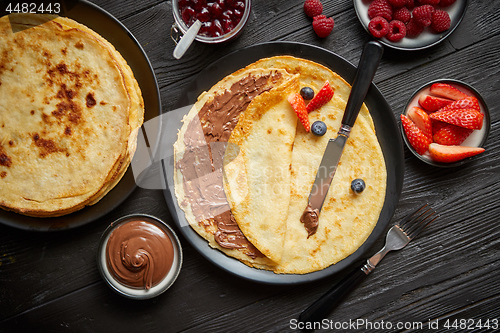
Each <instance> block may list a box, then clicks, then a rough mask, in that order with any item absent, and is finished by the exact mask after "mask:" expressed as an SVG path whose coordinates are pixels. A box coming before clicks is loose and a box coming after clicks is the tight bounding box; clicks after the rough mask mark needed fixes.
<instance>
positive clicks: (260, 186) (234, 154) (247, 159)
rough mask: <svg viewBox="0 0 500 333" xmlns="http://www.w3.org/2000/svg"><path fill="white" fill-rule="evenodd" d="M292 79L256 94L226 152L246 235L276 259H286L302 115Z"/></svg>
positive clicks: (229, 192)
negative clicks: (297, 134)
mask: <svg viewBox="0 0 500 333" xmlns="http://www.w3.org/2000/svg"><path fill="white" fill-rule="evenodd" d="M298 90H299V82H298V80H293V81H288V82H287V83H286V84H284V85H281V86H279V87H277V88H275V89H273V90H272V91H270V92H268V93H264V94H262V95H260V96H257V97H256V98H255V99H254V100H253V101H252V103H250V105H249V106H248V108H247V109H246V110H245V111H244V112H243V113H242V114H241V115H240V119H239V120H238V124H237V125H236V128H235V129H234V130H233V132H232V133H231V138H230V139H229V146H228V148H227V150H226V154H225V156H224V176H225V178H224V184H225V192H226V196H227V198H228V201H229V205H230V206H231V212H232V213H233V215H234V217H235V220H236V222H237V223H238V226H239V227H240V229H241V231H242V232H243V234H244V235H245V236H246V237H247V239H248V240H249V241H250V242H251V243H252V244H253V245H254V246H255V247H256V248H257V249H258V250H259V251H260V252H261V253H263V254H264V255H265V256H266V257H268V258H269V259H271V260H272V261H273V262H275V263H279V262H280V261H281V254H282V251H283V243H284V240H285V231H286V224H285V223H286V217H287V214H288V204H289V201H290V165H291V161H292V145H293V141H294V139H295V129H296V126H297V116H296V115H295V112H294V111H293V109H292V107H291V106H290V103H289V102H288V100H287V96H288V95H290V94H292V93H294V92H296V91H298Z"/></svg>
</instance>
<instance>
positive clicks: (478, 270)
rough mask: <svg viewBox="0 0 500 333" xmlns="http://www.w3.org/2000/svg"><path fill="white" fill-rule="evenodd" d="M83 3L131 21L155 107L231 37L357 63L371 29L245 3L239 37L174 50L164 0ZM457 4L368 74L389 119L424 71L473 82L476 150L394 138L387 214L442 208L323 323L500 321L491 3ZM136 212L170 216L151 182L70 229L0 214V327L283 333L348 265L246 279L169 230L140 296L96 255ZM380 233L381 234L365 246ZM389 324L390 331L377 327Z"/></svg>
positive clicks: (375, 326) (332, 6) (495, 24)
mask: <svg viewBox="0 0 500 333" xmlns="http://www.w3.org/2000/svg"><path fill="white" fill-rule="evenodd" d="M94 2H95V3H96V4H97V5H99V6H101V7H102V8H104V9H105V10H107V11H109V12H110V13H111V14H112V15H114V16H115V17H116V18H118V19H119V20H120V21H121V22H122V23H123V24H124V25H125V26H126V27H127V28H128V29H130V31H131V32H132V33H133V34H134V35H135V37H136V38H137V39H138V41H139V42H140V44H141V45H142V46H143V48H144V49H145V51H146V53H147V55H148V57H149V59H150V61H151V63H152V66H153V68H154V71H155V73H156V76H157V79H158V84H159V87H160V91H161V100H162V106H163V110H164V111H165V112H167V111H169V110H171V109H172V108H173V106H174V104H175V103H176V100H177V98H178V95H179V94H180V92H181V91H182V90H183V89H184V88H185V87H186V86H187V85H188V84H189V82H190V81H191V80H192V79H193V77H194V76H195V75H196V74H197V73H199V72H200V71H201V70H202V69H203V68H205V67H206V66H208V65H209V64H210V63H211V62H213V61H215V60H217V59H218V58H220V57H221V56H224V55H226V54H228V53H229V52H231V51H234V50H238V49H240V48H242V47H245V46H249V45H253V44H255V43H260V42H268V41H282V40H283V41H298V42H304V43H309V44H312V45H317V46H320V47H323V48H325V49H327V50H331V51H334V52H335V53H337V54H339V55H341V56H342V57H344V58H346V59H347V60H349V61H350V62H352V63H354V64H357V62H358V59H359V57H360V54H361V49H362V46H363V44H364V43H365V42H367V41H368V40H370V36H369V35H368V34H367V33H366V32H365V31H364V29H363V28H362V26H361V24H360V23H359V21H358V18H357V16H356V14H355V11H354V7H353V2H352V1H349V0H339V1H330V0H324V1H323V3H324V13H325V14H326V15H327V16H333V18H334V19H335V28H334V31H333V33H332V34H331V35H330V36H329V37H327V38H325V39H320V38H318V37H316V35H315V33H314V32H313V30H312V27H311V22H310V19H308V18H307V17H306V16H305V15H304V13H303V10H302V4H303V1H302V0H293V1H291V0H272V1H264V0H254V1H253V2H254V3H253V7H252V13H251V16H250V19H249V22H248V25H247V26H246V28H245V29H244V31H243V33H242V35H241V36H240V37H239V38H238V39H237V40H235V41H233V42H231V43H228V44H224V45H218V46H209V45H203V44H201V43H196V44H195V45H194V46H193V47H192V48H191V49H190V50H189V52H188V54H187V55H186V56H185V57H183V58H182V59H181V60H175V59H174V58H173V57H172V51H173V48H174V43H173V42H172V40H171V39H170V26H171V24H172V22H173V16H172V2H171V1H159V0H147V1H108V0H95V1H94ZM469 2H470V4H469V7H468V10H467V12H466V15H465V18H464V20H463V22H462V23H461V25H460V26H459V27H458V29H457V30H456V31H455V32H454V33H453V34H452V35H451V36H450V37H449V38H448V39H447V40H445V41H444V42H442V43H440V44H439V45H437V46H434V47H432V48H429V49H426V50H421V51H415V52H403V51H396V50H391V49H388V48H386V50H385V54H384V56H383V59H382V62H381V65H380V68H379V70H378V72H377V74H376V76H375V83H376V85H377V86H378V88H379V89H380V90H381V92H382V93H383V95H384V96H385V98H386V99H387V101H388V103H389V104H390V106H391V107H392V110H393V113H394V115H395V116H396V117H399V114H400V113H401V111H402V108H403V106H404V104H405V102H406V101H407V99H408V98H409V96H410V94H411V93H412V92H413V91H414V90H415V89H416V88H418V87H419V86H421V85H422V84H424V83H426V82H428V81H430V80H434V79H438V78H452V79H458V80H462V81H465V82H467V83H469V84H471V85H472V86H474V87H475V88H476V89H477V90H479V91H480V92H481V94H482V95H483V97H484V99H485V100H486V102H487V104H488V105H489V107H490V111H491V120H492V124H491V132H490V135H489V138H488V141H487V143H486V145H485V148H486V152H485V153H484V154H482V155H480V156H478V157H477V158H475V159H474V160H473V161H472V162H471V163H469V164H467V165H465V166H463V167H458V168H452V169H442V168H435V167H431V166H428V165H426V164H424V163H422V162H421V161H419V160H418V159H417V158H415V157H414V156H413V155H412V154H411V153H410V152H409V151H408V150H407V148H405V178H404V185H403V190H402V194H401V199H400V202H399V204H398V206H397V209H396V212H395V215H394V217H393V219H392V221H391V222H390V224H393V223H395V222H396V221H397V220H398V219H399V218H401V217H402V216H404V215H405V214H407V213H408V212H410V211H411V210H412V209H414V207H415V206H416V205H417V204H419V203H420V202H422V201H427V202H429V203H431V204H432V206H433V207H434V208H435V209H436V210H437V211H438V212H439V213H440V215H441V218H440V220H439V221H438V222H436V223H434V224H433V225H431V226H430V227H429V228H428V229H427V230H426V231H425V232H424V235H423V236H422V237H420V238H418V239H417V240H415V241H414V242H412V243H411V244H410V245H409V246H408V247H407V248H406V249H404V250H403V251H400V252H397V253H396V252H395V253H392V254H390V255H388V256H387V258H386V259H384V261H382V263H381V264H380V265H379V267H378V268H377V270H375V271H374V273H372V275H370V276H369V277H368V278H367V279H365V280H364V281H363V282H362V283H361V284H360V285H359V286H358V288H356V289H355V290H354V291H352V293H351V294H350V295H349V297H348V298H347V299H346V300H345V301H344V302H343V303H342V304H341V305H340V306H339V307H338V308H336V309H335V310H334V311H333V312H332V313H331V314H330V315H329V317H328V319H329V320H331V322H329V324H328V325H331V326H329V327H330V328H335V327H337V326H338V325H344V328H346V327H347V328H348V329H349V328H352V327H353V326H346V325H347V324H349V323H353V322H358V323H359V321H364V323H366V325H364V324H363V325H361V326H359V327H358V328H360V329H364V330H367V331H384V332H388V331H405V329H398V328H397V327H396V323H397V322H400V323H403V324H405V325H411V323H413V322H419V323H420V322H421V323H422V327H423V328H422V329H416V330H415V331H425V330H427V329H430V328H432V327H430V326H429V321H433V325H435V321H437V320H438V323H439V329H436V330H432V331H436V332H454V331H460V324H463V325H465V324H466V325H467V327H469V325H472V324H474V326H475V325H477V324H478V322H479V320H481V323H482V324H485V323H486V320H488V319H489V320H490V321H489V323H490V325H493V323H494V320H499V319H500V307H499V304H500V279H499V278H498V275H497V274H499V273H500V269H499V264H500V253H499V251H500V241H499V237H500V223H499V218H498V216H499V215H500V204H499V199H500V186H499V184H500V153H499V149H500V147H499V142H500V123H499V122H500V116H499V115H498V112H499V111H500V110H499V107H498V105H500V94H498V91H499V90H500V67H499V65H498V64H499V61H500V56H499V53H500V47H499V46H500V29H499V27H500V2H499V1H489V0H479V1H469ZM0 190H1V189H0ZM134 212H141V213H148V214H152V215H155V216H157V217H159V218H161V219H163V220H165V221H166V222H167V223H169V224H170V225H172V226H174V223H173V219H172V217H171V215H170V212H169V211H168V209H167V206H166V204H165V201H164V196H163V193H162V191H161V190H146V189H141V188H137V189H136V190H135V191H134V192H133V193H132V195H130V197H129V198H128V199H127V200H126V201H125V202H124V203H123V204H121V205H120V206H119V207H118V208H117V209H116V210H114V211H112V212H111V213H109V214H107V215H106V216H104V217H102V218H100V219H98V220H96V221H94V222H92V223H89V224H87V225H84V226H82V227H78V228H76V229H71V230H66V231H60V232H55V233H40V232H29V231H24V230H18V229H15V228H12V227H10V226H5V225H2V224H0V331H2V332H20V331H24V332H40V331H51V332H52V331H63V332H64V331H70V332H101V331H103V332H104V331H105V332H134V331H138V332H156V331H159V332H178V331H182V332H187V331H189V332H206V331H213V332H238V331H241V332H265V331H272V332H274V331H293V330H294V329H295V328H296V326H295V325H294V320H295V319H296V318H297V316H298V315H299V313H300V312H301V311H302V310H303V309H304V308H305V307H306V306H307V305H309V304H310V303H311V302H313V301H314V300H316V299H317V298H318V297H319V296H321V295H322V294H323V293H324V292H326V291H327V290H328V289H329V288H330V287H331V286H332V285H333V284H334V283H336V282H337V281H339V280H340V279H341V278H342V277H343V276H344V275H345V274H346V273H347V272H348V271H345V272H341V273H338V274H336V275H334V276H331V277H330V278H327V279H324V280H320V281H317V282H314V283H309V284H302V285H297V286H270V285H265V284H260V283H255V282H249V281H246V280H243V279H241V278H237V277H234V276H233V275H231V274H228V273H226V272H225V271H223V270H221V269H220V268H218V267H216V266H214V265H212V264H211V263H210V262H208V261H207V260H206V259H204V257H202V256H201V255H200V254H199V253H198V252H197V251H196V250H194V248H193V247H192V246H191V245H190V244H189V243H188V242H187V241H186V239H184V238H183V237H182V236H181V242H182V245H183V249H184V264H183V267H182V271H181V273H180V276H179V278H178V280H177V281H176V282H175V284H174V285H173V286H172V287H171V288H170V289H169V290H168V291H167V292H166V293H165V294H163V295H161V296H160V297H157V298H154V299H152V300H146V301H133V300H129V299H126V298H124V297H121V296H119V295H118V294H116V293H115V292H113V291H112V290H111V289H110V288H109V287H107V286H106V284H105V283H104V281H103V280H102V279H101V277H100V275H99V273H98V270H97V266H96V259H95V258H96V251H97V246H98V243H99V239H100V237H101V234H102V232H103V231H104V229H105V228H106V227H107V225H108V224H109V223H110V222H111V221H113V220H115V219H116V218H118V217H121V216H123V215H126V214H129V213H134ZM174 228H175V226H174ZM176 230H177V229H176ZM177 231H178V230H177ZM178 234H179V235H180V233H179V232H178ZM383 241H384V239H383V237H380V239H379V240H378V241H377V242H376V244H375V245H374V246H373V247H372V248H370V250H369V251H368V253H367V255H370V254H373V253H375V252H376V251H377V250H378V249H379V248H380V247H381V246H382V245H383ZM357 264H359V262H358V263H357ZM455 320H457V321H455ZM447 322H448V324H449V325H450V327H448V328H446V327H445V324H446V323H447ZM387 323H391V324H392V325H393V326H392V328H390V327H389V326H383V324H386V325H387ZM453 323H455V324H456V325H458V326H457V328H453ZM496 323H498V321H497V322H496ZM335 325H337V326H335ZM370 325H371V326H370ZM417 327H418V326H417ZM464 327H465V326H462V328H464ZM491 327H493V326H491ZM370 328H371V329H370ZM476 330H477V331H479V330H478V329H476ZM352 331H354V330H352ZM408 331H412V329H409V330H408Z"/></svg>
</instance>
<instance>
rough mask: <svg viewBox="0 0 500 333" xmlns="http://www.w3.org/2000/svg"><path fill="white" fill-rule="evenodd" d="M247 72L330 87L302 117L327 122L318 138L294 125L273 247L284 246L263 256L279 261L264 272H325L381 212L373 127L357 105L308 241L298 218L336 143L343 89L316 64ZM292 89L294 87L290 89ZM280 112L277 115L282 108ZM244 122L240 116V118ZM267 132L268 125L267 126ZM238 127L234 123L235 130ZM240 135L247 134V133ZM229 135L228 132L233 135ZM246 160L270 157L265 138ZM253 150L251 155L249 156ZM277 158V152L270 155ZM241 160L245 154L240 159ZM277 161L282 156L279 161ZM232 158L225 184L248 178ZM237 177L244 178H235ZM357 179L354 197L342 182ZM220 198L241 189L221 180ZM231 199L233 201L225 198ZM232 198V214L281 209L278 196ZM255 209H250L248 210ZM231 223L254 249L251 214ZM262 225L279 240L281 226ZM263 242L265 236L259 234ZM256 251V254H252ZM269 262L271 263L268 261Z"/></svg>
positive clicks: (381, 167)
mask: <svg viewBox="0 0 500 333" xmlns="http://www.w3.org/2000/svg"><path fill="white" fill-rule="evenodd" d="M251 68H282V69H285V70H286V71H288V72H289V73H293V74H299V81H300V87H304V86H308V87H311V88H313V89H314V90H315V92H318V91H319V89H320V88H321V87H322V86H323V84H324V83H325V81H326V80H328V81H329V82H330V85H331V86H332V87H333V88H334V89H335V94H334V97H333V99H332V100H331V101H330V102H328V103H327V104H326V105H325V106H323V107H321V108H320V109H319V110H317V111H313V112H311V113H310V114H309V119H310V122H311V123H313V122H314V121H316V120H322V121H323V122H325V123H326V124H327V127H328V131H327V134H326V135H325V136H322V137H318V136H315V135H313V134H312V133H307V132H305V130H304V128H303V126H302V124H301V123H300V122H299V123H298V124H297V130H296V133H295V138H294V143H293V151H292V162H291V176H290V177H291V189H290V191H291V195H290V200H289V201H288V202H287V204H289V209H288V213H287V218H286V222H285V224H286V233H285V235H284V241H276V244H284V245H283V248H279V247H278V248H271V249H270V251H268V252H264V253H265V254H266V255H267V256H268V257H270V258H277V257H281V259H280V261H279V262H278V263H279V265H277V266H276V267H271V269H273V270H274V271H275V272H276V273H295V274H304V273H309V272H313V271H317V270H320V269H323V268H325V267H328V266H330V265H332V264H335V263H337V262H338V261H340V260H342V259H344V258H345V257H347V256H349V255H350V254H351V253H353V252H354V251H355V250H356V249H357V248H358V247H359V246H360V245H361V244H362V243H363V242H364V241H365V240H366V238H367V237H368V236H369V235H370V233H371V231H372V230H373V228H374V226H375V224H376V223H377V220H378V216H379V214H380V211H381V210H382V206H383V203H384V198H385V189H386V168H385V161H384V158H383V155H382V151H381V148H380V145H379V143H378V140H377V137H376V135H375V128H374V125H373V121H372V119H371V116H370V114H369V112H368V109H367V108H366V106H365V105H363V107H362V109H361V111H360V114H359V116H358V118H357V120H356V124H355V125H354V127H353V130H352V133H351V136H350V138H349V139H348V140H347V145H346V147H345V149H344V153H343V155H342V158H341V160H340V163H339V166H338V168H337V172H336V174H335V177H334V179H333V182H332V184H331V187H330V190H329V192H328V195H327V197H326V200H325V203H324V205H323V209H322V211H321V214H320V218H319V227H318V230H317V232H316V233H315V234H314V235H312V236H311V237H308V233H307V231H306V229H305V227H304V224H303V223H301V222H300V217H301V215H302V213H303V211H304V209H305V208H306V206H307V203H308V197H309V193H310V191H311V188H312V184H313V182H314V179H315V176H316V172H317V170H318V167H319V164H320V162H321V158H322V156H323V152H324V150H325V148H326V144H327V142H328V139H329V138H331V137H336V135H337V131H338V130H339V128H340V124H341V119H342V116H343V113H344V109H345V105H346V101H347V99H348V97H349V93H350V86H349V85H348V84H347V83H346V82H345V81H344V80H343V79H342V78H341V77H340V76H338V75H337V74H335V73H333V72H332V71H330V70H329V69H327V68H326V67H324V66H321V65H319V64H317V63H314V62H311V61H308V60H305V59H298V58H294V57H288V56H280V57H273V58H266V59H263V60H260V61H257V62H256V63H254V64H252V65H250V66H248V67H247V69H251ZM299 89H300V88H298V89H297V91H298V90H299ZM283 111H284V110H283ZM242 119H244V118H241V120H242ZM265 125H266V126H268V127H269V128H271V127H272V126H274V125H275V124H273V123H270V122H267V123H266V124H265ZM237 127H239V123H238V125H237ZM249 132H250V133H247V134H246V135H247V136H252V129H250V130H249ZM233 134H234V133H233ZM229 142H230V144H231V143H234V144H239V145H240V148H242V149H243V152H245V149H244V146H243V147H242V146H241V143H240V142H239V140H238V138H237V137H236V136H235V137H233V135H232V136H231V138H230V140H229ZM253 144H254V146H255V147H254V148H253V151H254V155H256V156H260V155H264V156H271V155H272V154H273V153H274V149H273V147H272V145H267V144H266V142H265V137H263V138H262V140H261V141H260V142H257V141H255V142H253ZM255 152H257V153H256V154H255ZM277 153H278V154H279V152H277ZM247 154H248V153H247ZM280 156H282V155H280ZM245 158H246V159H249V160H251V159H253V157H252V156H245ZM235 161H238V158H234V159H232V161H230V160H228V163H227V164H225V166H224V172H225V173H226V174H228V176H227V178H228V179H231V178H232V177H234V176H235V175H234V174H235V173H238V172H240V173H241V172H243V173H248V172H250V171H249V170H248V167H247V168H246V169H245V166H238V165H237V164H235V163H234V162H235ZM274 163H275V162H274V161H273V160H269V161H268V163H265V162H261V163H257V164H252V165H251V166H252V168H253V169H255V168H258V169H259V170H252V171H251V172H252V173H256V174H259V173H266V172H267V170H268V169H269V168H272V167H273V164H274ZM240 178H242V179H245V177H240ZM356 178H362V179H363V180H364V181H365V182H366V184H367V188H366V189H365V190H364V191H363V192H362V193H361V194H355V193H353V192H352V191H351V190H350V183H351V181H352V180H353V179H356ZM224 185H225V188H226V191H227V192H230V193H232V192H234V191H235V190H237V189H236V188H238V187H242V186H243V187H244V186H245V185H242V184H241V182H240V183H236V182H225V184H224ZM246 186H248V187H257V189H254V190H253V191H252V190H251V189H249V190H248V193H253V192H256V193H258V192H259V191H260V192H262V189H260V187H262V186H263V183H261V182H250V181H247V182H246ZM233 199H234V198H233ZM237 199H239V200H230V201H229V202H230V205H231V209H232V210H234V209H239V206H240V205H245V206H250V207H254V209H259V208H257V207H260V210H261V211H262V212H268V211H272V209H273V207H276V206H280V205H283V204H284V202H282V200H286V198H284V197H280V196H275V197H272V196H271V197H265V199H266V200H264V201H263V200H261V199H260V198H259V197H257V196H254V197H244V198H243V197H240V198H237ZM256 203H258V204H256ZM235 216H236V217H237V219H236V221H237V223H238V225H239V226H240V227H241V230H242V231H243V232H244V234H245V236H247V237H248V239H250V240H252V241H253V240H254V239H257V241H255V243H254V244H255V245H256V247H257V248H259V245H258V244H259V241H260V239H266V237H264V236H261V233H262V227H261V225H262V223H263V221H262V217H260V216H259V215H258V214H253V216H256V218H254V219H253V220H251V221H249V219H248V218H245V217H243V218H239V217H240V216H239V215H235ZM265 223H268V224H269V232H270V233H273V230H277V233H275V234H273V236H275V237H277V236H278V235H281V226H280V224H279V223H281V222H279V223H278V222H277V221H276V220H275V219H268V220H265ZM267 237H268V238H269V236H267ZM259 249H260V248H259ZM275 261H276V260H275Z"/></svg>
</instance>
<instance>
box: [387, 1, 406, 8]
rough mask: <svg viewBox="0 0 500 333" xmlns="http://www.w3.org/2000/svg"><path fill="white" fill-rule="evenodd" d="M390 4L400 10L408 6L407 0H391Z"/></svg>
mask: <svg viewBox="0 0 500 333" xmlns="http://www.w3.org/2000/svg"><path fill="white" fill-rule="evenodd" d="M389 3H390V4H391V5H392V7H394V8H399V7H403V6H404V5H406V0H389Z"/></svg>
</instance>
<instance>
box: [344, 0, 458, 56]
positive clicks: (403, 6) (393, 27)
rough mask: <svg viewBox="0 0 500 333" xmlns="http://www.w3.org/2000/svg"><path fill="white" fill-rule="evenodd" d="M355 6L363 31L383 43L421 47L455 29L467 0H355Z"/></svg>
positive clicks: (398, 47)
mask: <svg viewBox="0 0 500 333" xmlns="http://www.w3.org/2000/svg"><path fill="white" fill-rule="evenodd" d="M354 7H355V9H356V13H357V15H358V18H359V20H360V21H361V23H362V24H363V26H364V28H365V29H366V31H368V33H369V34H370V35H372V36H373V37H374V38H376V39H378V40H380V42H382V43H383V44H385V45H387V46H389V47H392V48H395V49H400V50H421V49H424V48H428V47H431V46H433V45H436V44H437V43H439V42H441V41H442V40H444V39H445V38H446V37H448V36H449V35H450V34H451V33H452V32H453V31H454V30H455V28H456V27H457V26H458V25H459V23H460V22H461V20H462V18H463V16H464V14H465V10H466V8H467V0H354Z"/></svg>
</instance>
